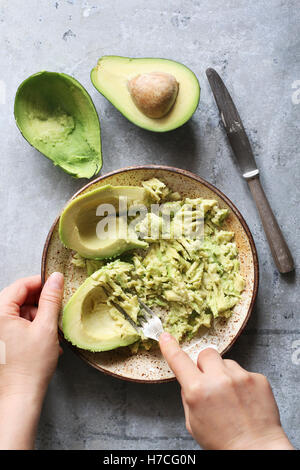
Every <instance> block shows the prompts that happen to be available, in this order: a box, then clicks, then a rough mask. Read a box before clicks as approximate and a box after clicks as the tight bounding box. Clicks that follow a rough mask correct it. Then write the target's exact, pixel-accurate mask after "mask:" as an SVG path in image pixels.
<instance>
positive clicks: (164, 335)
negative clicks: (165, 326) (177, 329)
mask: <svg viewBox="0 0 300 470" xmlns="http://www.w3.org/2000/svg"><path fill="white" fill-rule="evenodd" d="M172 339H174V338H173V336H172V335H170V333H167V332H166V331H164V332H163V333H162V334H161V335H160V337H159V341H160V342H161V343H168V342H169V341H171V340H172Z"/></svg>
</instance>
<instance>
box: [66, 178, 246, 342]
mask: <svg viewBox="0 0 300 470" xmlns="http://www.w3.org/2000/svg"><path fill="white" fill-rule="evenodd" d="M142 184H143V186H144V188H146V189H147V190H148V191H149V192H150V193H151V195H152V199H153V201H156V202H163V203H164V204H163V206H161V207H162V208H161V211H160V213H158V214H154V213H152V212H151V213H149V212H148V213H147V214H146V215H145V216H144V217H143V218H142V219H141V220H139V221H138V223H137V224H136V225H135V230H136V231H137V233H138V235H139V237H141V238H142V239H143V240H145V241H146V242H147V243H148V248H147V249H146V250H145V249H137V250H133V251H131V252H127V253H125V254H123V255H122V256H119V257H118V258H117V259H115V260H114V261H111V260H101V261H99V260H91V259H84V258H82V257H81V256H79V255H78V254H77V255H75V256H74V258H73V263H74V264H75V265H76V266H78V267H81V268H85V269H86V270H87V273H88V274H89V275H92V277H93V279H94V280H98V281H99V282H100V283H101V285H106V288H107V290H108V292H109V297H108V299H107V304H108V305H111V302H112V301H116V302H118V303H119V304H120V305H121V306H122V307H123V308H124V309H125V310H126V312H127V313H128V314H129V316H130V317H131V318H132V320H133V321H134V322H137V323H138V321H139V304H138V301H137V296H138V297H140V298H141V299H142V300H143V301H144V302H145V303H146V304H147V305H149V307H151V308H153V309H154V310H155V311H156V312H157V313H158V314H159V315H160V316H161V318H162V321H163V324H164V328H165V329H166V331H169V332H170V333H171V334H172V335H174V336H175V337H176V338H177V339H178V340H179V341H181V340H183V339H184V338H188V339H189V338H192V337H193V336H194V335H195V334H196V333H197V331H198V330H199V328H200V327H201V326H205V327H207V328H209V327H210V326H211V325H212V322H213V319H215V318H218V317H226V318H228V317H230V315H231V314H232V309H233V307H234V306H235V305H236V304H237V302H238V301H239V299H240V294H241V292H242V291H243V289H244V286H245V283H244V279H243V278H242V276H241V274H240V264H239V259H238V250H237V246H236V244H235V242H234V233H233V232H229V231H226V230H224V229H222V224H223V222H224V220H225V219H226V217H227V216H228V212H229V211H228V210H227V209H221V208H220V207H219V206H218V203H217V201H215V200H213V199H203V198H196V199H190V198H185V199H181V196H180V195H179V194H178V193H173V192H171V190H170V189H169V188H168V187H167V186H166V185H165V184H164V183H163V182H161V181H159V180H157V179H156V178H153V179H151V180H149V181H145V182H143V183H142ZM164 213H168V214H170V217H169V219H168V224H169V225H168V226H166V222H165V219H164ZM201 215H202V219H201ZM183 216H189V217H188V218H187V219H186V220H188V221H189V225H190V228H191V227H193V228H194V227H195V226H196V224H197V222H199V221H201V223H202V226H201V228H202V236H201V237H192V236H191V232H188V234H187V235H186V234H182V233H181V232H180V223H179V222H180V221H181V220H182V217H183ZM166 228H168V229H169V231H170V233H171V235H172V236H171V237H169V238H168V237H165V233H166ZM153 232H154V233H155V234H156V236H153ZM141 344H142V345H143V346H144V347H146V348H149V347H150V346H151V344H152V343H151V341H150V340H146V341H145V339H144V338H141V340H139V342H138V343H135V345H133V347H132V350H134V351H136V350H137V349H138V347H139V346H140V345H141Z"/></svg>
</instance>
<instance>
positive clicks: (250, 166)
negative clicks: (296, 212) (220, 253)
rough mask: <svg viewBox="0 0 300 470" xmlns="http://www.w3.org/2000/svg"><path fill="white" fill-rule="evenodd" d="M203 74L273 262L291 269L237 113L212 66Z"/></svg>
mask: <svg viewBox="0 0 300 470" xmlns="http://www.w3.org/2000/svg"><path fill="white" fill-rule="evenodd" d="M206 75H207V78H208V81H209V84H210V87H211V89H212V92H213V95H214V97H215V100H216V103H217V107H218V109H219V112H220V116H221V120H222V122H223V125H224V128H225V130H226V133H227V137H228V140H229V142H230V145H231V148H232V150H233V154H234V155H235V158H236V161H237V163H238V165H239V167H240V169H241V172H242V176H243V178H244V179H245V180H246V181H247V183H248V185H249V189H250V191H251V194H252V196H253V199H254V201H255V203H256V206H257V209H258V212H259V215H260V218H261V221H262V224H263V228H264V231H265V233H266V237H267V240H268V243H269V246H270V249H271V253H272V255H273V258H274V261H275V264H276V266H277V268H278V270H279V272H281V273H288V272H290V271H293V270H294V261H293V258H292V255H291V252H290V250H289V248H288V246H287V243H286V241H285V239H284V236H283V234H282V232H281V230H280V227H279V225H278V222H277V220H276V218H275V216H274V214H273V212H272V209H271V206H270V204H269V201H268V199H267V196H266V195H265V192H264V190H263V188H262V185H261V183H260V178H259V169H258V168H257V165H256V162H255V158H254V155H253V152H252V148H251V145H250V142H249V139H248V136H247V134H246V131H245V128H244V126H243V123H242V120H241V118H240V115H239V113H238V111H237V109H236V107H235V104H234V102H233V100H232V98H231V96H230V94H229V92H228V90H227V88H226V86H225V84H224V82H223V80H222V79H221V77H220V76H219V74H218V73H217V72H216V71H215V70H214V69H212V68H208V69H207V70H206Z"/></svg>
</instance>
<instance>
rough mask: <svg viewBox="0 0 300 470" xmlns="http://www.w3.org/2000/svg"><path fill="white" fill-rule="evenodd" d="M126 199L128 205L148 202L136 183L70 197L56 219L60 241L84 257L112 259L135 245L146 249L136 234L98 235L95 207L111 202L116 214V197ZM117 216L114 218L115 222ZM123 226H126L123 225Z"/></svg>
mask: <svg viewBox="0 0 300 470" xmlns="http://www.w3.org/2000/svg"><path fill="white" fill-rule="evenodd" d="M124 197H126V198H127V204H128V206H127V207H131V206H133V205H139V204H144V205H146V204H148V203H149V198H150V195H149V191H147V189H145V188H142V187H139V186H111V185H105V186H102V187H100V188H97V189H94V190H92V191H89V192H87V193H85V194H82V195H80V196H78V197H76V198H75V199H73V200H72V201H71V202H70V203H69V204H67V206H66V207H65V209H64V210H63V212H62V214H61V216H60V220H59V236H60V239H61V241H62V243H63V244H64V245H65V246H66V247H67V248H71V249H72V250H75V251H77V253H79V254H80V255H81V256H83V257H84V258H89V259H104V258H114V257H116V256H118V255H120V254H122V253H123V252H124V251H128V250H132V249H134V248H146V247H147V246H148V244H147V243H146V242H144V241H141V240H139V239H138V238H137V236H136V234H135V233H129V234H128V236H124V237H120V238H116V237H115V236H114V234H113V235H109V236H108V238H107V239H100V238H99V237H98V236H97V224H98V223H99V221H100V220H101V218H100V216H97V213H96V212H97V208H98V207H99V206H100V205H101V204H111V205H112V206H114V207H115V209H116V215H117V216H118V208H119V199H120V198H124ZM118 219H119V217H117V221H118ZM125 228H126V227H125Z"/></svg>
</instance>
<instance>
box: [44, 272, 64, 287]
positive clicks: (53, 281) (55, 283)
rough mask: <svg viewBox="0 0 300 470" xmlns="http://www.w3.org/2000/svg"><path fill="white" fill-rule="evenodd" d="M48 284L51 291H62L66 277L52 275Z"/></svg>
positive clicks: (57, 274)
mask: <svg viewBox="0 0 300 470" xmlns="http://www.w3.org/2000/svg"><path fill="white" fill-rule="evenodd" d="M47 284H48V286H49V287H51V289H56V290H61V289H62V288H63V285H64V276H63V275H62V273H58V272H57V273H52V274H51V276H50V277H49V278H48V279H47Z"/></svg>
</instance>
